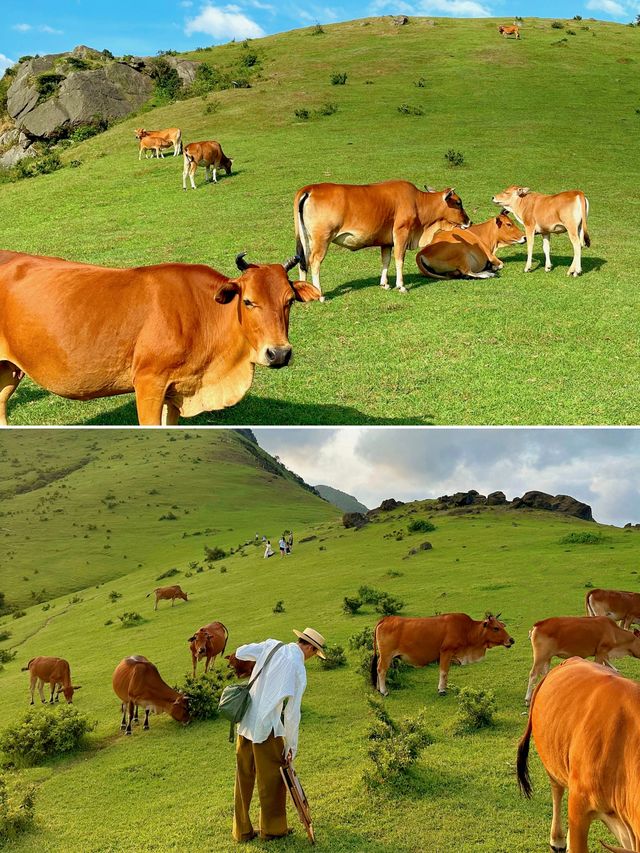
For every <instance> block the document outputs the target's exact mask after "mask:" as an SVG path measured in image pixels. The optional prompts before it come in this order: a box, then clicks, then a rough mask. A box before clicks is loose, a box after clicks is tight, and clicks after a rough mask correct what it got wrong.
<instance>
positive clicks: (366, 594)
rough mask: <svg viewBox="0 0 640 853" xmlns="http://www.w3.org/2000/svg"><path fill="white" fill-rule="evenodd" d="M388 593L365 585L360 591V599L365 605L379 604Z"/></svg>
mask: <svg viewBox="0 0 640 853" xmlns="http://www.w3.org/2000/svg"><path fill="white" fill-rule="evenodd" d="M386 594H387V593H386V592H382V590H380V589H375V588H374V587H372V586H367V585H366V584H363V585H362V586H361V587H360V589H359V590H358V597H359V598H360V599H362V601H363V602H364V603H365V604H377V603H378V602H379V601H380V599H381V598H384V597H385V595H386Z"/></svg>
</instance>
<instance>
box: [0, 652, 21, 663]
mask: <svg viewBox="0 0 640 853" xmlns="http://www.w3.org/2000/svg"><path fill="white" fill-rule="evenodd" d="M17 654H18V652H12V651H11V649H0V664H3V663H10V662H11V661H12V660H13V659H14V658H15V656H16V655H17Z"/></svg>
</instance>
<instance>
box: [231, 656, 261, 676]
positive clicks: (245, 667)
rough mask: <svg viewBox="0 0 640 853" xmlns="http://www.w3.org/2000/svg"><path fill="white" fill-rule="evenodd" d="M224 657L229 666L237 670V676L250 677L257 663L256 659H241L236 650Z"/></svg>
mask: <svg viewBox="0 0 640 853" xmlns="http://www.w3.org/2000/svg"><path fill="white" fill-rule="evenodd" d="M224 659H225V660H226V661H227V663H228V665H229V668H230V669H232V670H233V671H234V672H235V674H236V678H249V676H250V675H251V673H252V672H253V668H254V666H255V665H256V662H255V661H254V660H240V658H237V657H236V653H235V652H231V654H230V655H225V657H224Z"/></svg>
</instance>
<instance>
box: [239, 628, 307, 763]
mask: <svg viewBox="0 0 640 853" xmlns="http://www.w3.org/2000/svg"><path fill="white" fill-rule="evenodd" d="M278 642H279V641H278V640H273V639H269V640H265V641H264V642H263V643H248V644H247V645H245V646H240V648H238V649H236V657H237V658H240V660H254V661H255V662H256V666H255V669H254V672H258V671H259V670H260V669H261V668H262V665H263V664H264V662H265V660H266V659H267V655H268V654H269V652H270V651H271V649H272V648H273V647H274V646H275V645H277V643H278ZM306 686H307V671H306V669H305V666H304V654H303V653H302V649H301V648H300V646H299V645H298V644H297V643H288V644H287V645H284V646H282V648H280V649H278V651H277V652H276V653H275V654H274V656H273V657H272V658H271V660H270V661H269V663H268V665H267V668H266V669H265V671H264V672H261V673H260V675H259V676H258V678H257V679H256V682H255V684H254V685H253V686H252V688H251V704H250V706H249V710H248V711H247V713H246V714H245V716H244V717H243V719H242V721H241V723H240V724H239V726H238V734H241V735H242V736H243V737H246V738H248V739H249V740H251V741H253V742H254V743H263V741H265V740H266V739H267V738H268V737H269V735H270V734H271V731H272V730H273V732H274V734H275V735H276V737H284V740H285V751H286V750H289V749H290V750H291V752H292V754H293V755H294V756H295V754H296V752H297V751H298V729H299V727H300V703H301V701H302V694H303V693H304V691H305V687H306ZM285 699H287V700H288V701H287V706H286V708H285V709H284V725H283V723H282V719H281V717H282V706H283V704H284V700H285Z"/></svg>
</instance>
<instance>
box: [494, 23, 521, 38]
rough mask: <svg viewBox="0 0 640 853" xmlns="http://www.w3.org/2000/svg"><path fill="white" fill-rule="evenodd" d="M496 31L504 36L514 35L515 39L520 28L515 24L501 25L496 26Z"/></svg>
mask: <svg viewBox="0 0 640 853" xmlns="http://www.w3.org/2000/svg"><path fill="white" fill-rule="evenodd" d="M498 32H499V33H500V35H501V36H504V37H505V38H506V37H507V36H515V37H516V38H517V39H519V38H520V28H519V27H518V26H516V25H515V24H513V25H512V26H504V25H502V26H501V27H498Z"/></svg>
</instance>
